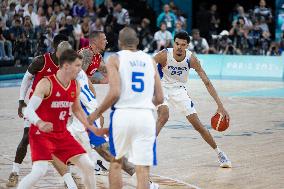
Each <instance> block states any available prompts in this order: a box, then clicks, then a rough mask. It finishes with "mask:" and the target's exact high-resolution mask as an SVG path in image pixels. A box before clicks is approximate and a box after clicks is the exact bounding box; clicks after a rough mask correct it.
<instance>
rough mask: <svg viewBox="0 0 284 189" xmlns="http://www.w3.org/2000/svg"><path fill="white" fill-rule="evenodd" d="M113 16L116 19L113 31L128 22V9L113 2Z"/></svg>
mask: <svg viewBox="0 0 284 189" xmlns="http://www.w3.org/2000/svg"><path fill="white" fill-rule="evenodd" d="M113 17H114V18H115V19H116V24H117V25H116V26H115V28H114V29H115V31H117V32H118V31H120V30H121V29H122V28H123V27H124V26H127V25H129V24H130V18H129V14H128V10H126V9H125V8H122V6H121V4H120V3H114V7H113Z"/></svg>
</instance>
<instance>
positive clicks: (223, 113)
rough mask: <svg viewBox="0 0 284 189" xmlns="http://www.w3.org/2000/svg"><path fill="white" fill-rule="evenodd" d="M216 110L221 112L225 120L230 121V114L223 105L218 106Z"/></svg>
mask: <svg viewBox="0 0 284 189" xmlns="http://www.w3.org/2000/svg"><path fill="white" fill-rule="evenodd" d="M217 112H218V113H220V114H222V116H223V118H222V119H226V120H227V121H230V115H229V113H228V112H227V111H226V110H225V108H224V107H218V109H217Z"/></svg>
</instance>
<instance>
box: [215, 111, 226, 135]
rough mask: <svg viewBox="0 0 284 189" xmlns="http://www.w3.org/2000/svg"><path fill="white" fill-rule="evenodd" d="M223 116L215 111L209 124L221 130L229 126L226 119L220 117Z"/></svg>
mask: <svg viewBox="0 0 284 189" xmlns="http://www.w3.org/2000/svg"><path fill="white" fill-rule="evenodd" d="M222 118H223V116H222V115H221V114H220V113H216V114H215V115H214V116H213V117H212V118H211V126H212V128H213V129H214V130H216V131H219V132H222V131H225V130H226V129H227V128H228V127H229V121H227V119H222Z"/></svg>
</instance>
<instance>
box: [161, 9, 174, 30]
mask: <svg viewBox="0 0 284 189" xmlns="http://www.w3.org/2000/svg"><path fill="white" fill-rule="evenodd" d="M162 22H164V23H166V27H167V30H168V31H170V32H173V31H174V28H175V23H176V15H175V14H173V13H172V12H170V6H169V5H168V4H165V5H164V12H162V13H161V14H160V15H159V16H158V18H157V27H159V26H161V23H162Z"/></svg>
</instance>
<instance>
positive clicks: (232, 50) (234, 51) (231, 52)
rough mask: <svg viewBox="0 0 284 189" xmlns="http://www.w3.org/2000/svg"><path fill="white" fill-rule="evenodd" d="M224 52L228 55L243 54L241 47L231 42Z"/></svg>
mask: <svg viewBox="0 0 284 189" xmlns="http://www.w3.org/2000/svg"><path fill="white" fill-rule="evenodd" d="M224 54H227V55H240V54H242V52H241V51H240V50H239V49H237V48H236V47H235V46H234V45H233V44H231V43H229V44H228V45H227V46H226V49H225V51H224Z"/></svg>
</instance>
